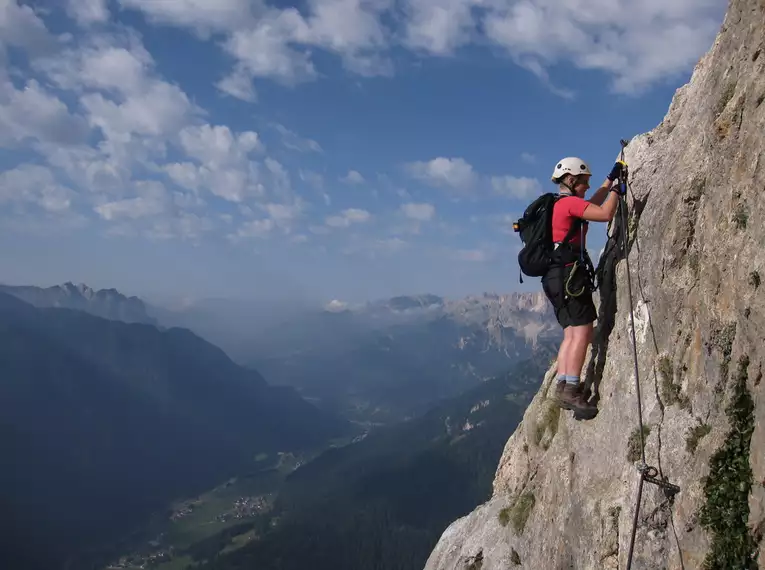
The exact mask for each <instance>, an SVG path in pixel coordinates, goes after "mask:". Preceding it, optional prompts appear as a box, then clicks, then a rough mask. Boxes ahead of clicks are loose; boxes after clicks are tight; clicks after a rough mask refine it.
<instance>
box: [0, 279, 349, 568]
mask: <svg viewBox="0 0 765 570" xmlns="http://www.w3.org/2000/svg"><path fill="white" fill-rule="evenodd" d="M0 370H1V371H2V375H0V441H1V442H2V444H3V445H2V449H3V453H4V460H5V462H7V464H8V465H13V469H3V470H0V504H2V505H3V512H4V516H3V519H4V522H3V523H2V527H3V528H2V532H0V566H3V567H8V568H24V569H25V570H26V569H36V568H41V569H43V568H44V569H45V570H51V569H52V568H57V567H59V566H60V565H62V564H63V563H64V561H65V560H69V561H70V562H71V563H73V564H75V567H78V568H79V567H82V566H81V565H83V564H84V560H83V557H84V559H87V557H88V556H89V555H88V554H86V552H87V551H88V550H89V549H91V548H96V547H98V546H99V545H102V544H103V542H104V541H108V540H110V539H111V538H114V537H116V536H118V535H119V534H121V533H124V532H125V531H126V530H128V529H129V528H130V526H131V525H135V524H138V523H139V522H140V521H141V519H142V517H144V516H148V514H149V513H151V512H153V511H154V510H156V509H158V508H162V506H163V505H165V504H166V503H167V502H169V501H170V500H172V499H174V498H176V497H177V496H184V495H189V494H192V493H194V492H199V491H201V490H204V489H206V488H209V487H211V486H213V485H215V484H216V483H218V482H219V481H220V480H221V479H224V478H226V477H229V476H231V475H232V474H233V473H236V472H240V471H243V470H247V469H248V468H249V467H250V465H251V463H252V461H253V460H254V457H255V456H256V455H257V454H258V453H262V452H271V453H275V452H278V451H288V450H292V449H302V448H308V447H313V446H316V445H322V444H324V443H325V442H326V441H327V440H328V439H329V438H332V437H335V436H338V435H343V434H345V433H347V430H348V426H347V424H345V423H344V422H342V421H340V420H337V419H336V418H334V417H331V416H328V415H327V414H325V413H322V412H320V411H319V410H317V409H316V408H314V407H313V406H311V405H310V404H308V403H307V402H305V401H304V400H302V399H301V398H300V397H299V396H298V395H297V394H296V393H295V392H294V390H292V389H290V388H287V387H272V386H269V385H268V384H267V383H266V382H265V381H264V380H263V378H262V377H261V376H260V375H259V374H258V373H257V372H255V371H254V370H248V369H244V368H242V367H239V366H238V365H236V364H235V363H234V362H232V361H231V360H230V359H229V358H228V357H227V356H226V355H225V353H224V352H223V351H221V350H220V349H218V348H217V347H215V346H213V345H210V344H209V343H207V342H206V341H204V340H203V339H201V338H199V337H198V336H196V335H194V334H193V333H191V332H190V331H188V330H184V329H171V330H167V331H161V330H159V329H157V328H156V327H154V326H152V325H147V324H139V323H123V322H120V321H115V320H108V319H103V318H100V317H96V316H93V315H90V314H88V313H86V312H84V311H79V310H71V309H62V308H44V309H41V308H36V307H33V306H32V305H30V304H27V303H25V302H23V301H21V300H20V299H18V298H17V297H15V296H11V295H7V294H4V293H0ZM5 527H9V528H7V529H6V528H5ZM6 530H7V531H8V532H5V531H6ZM14 535H16V536H29V537H34V541H33V540H31V539H30V540H26V541H25V540H12V539H10V538H9V537H12V536H14ZM35 542H39V544H40V548H35V546H34V544H35Z"/></svg>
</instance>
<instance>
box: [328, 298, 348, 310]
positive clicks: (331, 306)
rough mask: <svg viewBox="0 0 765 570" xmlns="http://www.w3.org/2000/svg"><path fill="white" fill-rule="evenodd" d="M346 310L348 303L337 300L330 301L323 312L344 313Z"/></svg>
mask: <svg viewBox="0 0 765 570" xmlns="http://www.w3.org/2000/svg"><path fill="white" fill-rule="evenodd" d="M347 308H348V303H345V302H343V301H340V300H338V299H332V300H331V301H330V302H329V303H327V304H326V305H324V310H326V311H330V312H332V313H336V312H340V311H344V310H346V309H347Z"/></svg>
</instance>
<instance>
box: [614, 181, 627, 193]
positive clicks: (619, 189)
mask: <svg viewBox="0 0 765 570" xmlns="http://www.w3.org/2000/svg"><path fill="white" fill-rule="evenodd" d="M611 192H616V193H617V194H619V196H624V195H626V194H627V185H626V184H625V183H624V182H621V181H620V182H619V184H616V185H615V186H613V187H612V188H611Z"/></svg>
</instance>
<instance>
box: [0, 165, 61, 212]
mask: <svg viewBox="0 0 765 570" xmlns="http://www.w3.org/2000/svg"><path fill="white" fill-rule="evenodd" d="M74 196H75V194H74V192H73V191H72V190H71V189H69V188H67V187H65V186H62V185H61V184H59V183H58V182H57V181H56V179H55V177H54V176H53V173H52V172H51V171H50V169H49V168H46V167H44V166H38V165H33V164H22V165H20V166H17V167H16V168H14V169H12V170H7V171H5V172H2V173H0V204H2V203H7V202H12V203H16V204H34V205H36V206H38V207H40V208H41V209H43V210H44V211H47V212H62V211H66V210H68V209H69V207H70V205H71V202H72V199H73V198H74Z"/></svg>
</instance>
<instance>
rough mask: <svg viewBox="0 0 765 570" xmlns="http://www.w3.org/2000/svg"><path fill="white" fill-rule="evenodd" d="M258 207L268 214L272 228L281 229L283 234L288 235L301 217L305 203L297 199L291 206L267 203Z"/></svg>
mask: <svg viewBox="0 0 765 570" xmlns="http://www.w3.org/2000/svg"><path fill="white" fill-rule="evenodd" d="M259 207H260V208H261V209H263V210H265V211H266V212H267V213H268V216H269V219H270V220H272V221H273V224H274V227H276V228H279V229H281V230H282V232H283V233H285V234H289V233H291V232H292V229H293V227H294V225H295V223H296V222H297V221H298V220H299V219H300V218H301V217H302V216H303V214H304V212H305V209H306V203H305V202H304V201H303V200H301V199H297V200H296V201H295V202H293V203H291V204H277V203H268V204H263V205H259Z"/></svg>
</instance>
